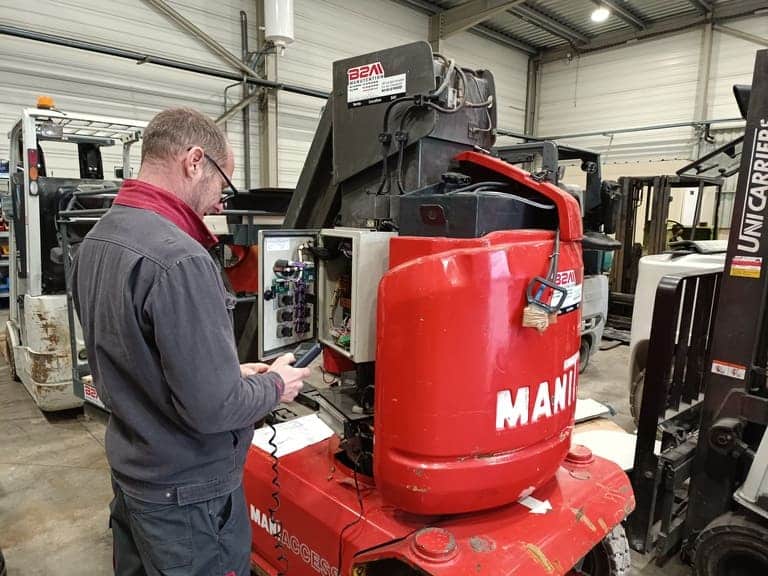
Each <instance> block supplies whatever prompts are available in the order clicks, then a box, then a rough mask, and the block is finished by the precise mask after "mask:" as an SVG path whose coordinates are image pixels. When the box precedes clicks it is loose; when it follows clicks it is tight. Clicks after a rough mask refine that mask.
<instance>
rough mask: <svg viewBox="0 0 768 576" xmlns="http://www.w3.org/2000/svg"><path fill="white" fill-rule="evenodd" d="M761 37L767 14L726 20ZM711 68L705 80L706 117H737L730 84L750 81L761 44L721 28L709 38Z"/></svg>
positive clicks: (764, 34)
mask: <svg viewBox="0 0 768 576" xmlns="http://www.w3.org/2000/svg"><path fill="white" fill-rule="evenodd" d="M726 26H727V27H729V28H735V29H736V30H741V31H743V32H748V33H750V34H754V35H756V36H761V37H762V38H768V16H759V17H751V18H746V19H744V20H739V21H735V22H728V23H727V24H726ZM712 42H713V43H712V69H711V74H710V80H709V115H708V117H709V118H738V117H739V116H740V114H739V109H738V106H736V100H734V98H733V85H734V84H751V83H752V71H753V70H754V67H755V52H756V51H757V50H760V49H763V48H765V46H762V45H759V44H755V43H754V42H750V41H748V40H744V39H742V38H736V37H734V36H731V35H730V34H725V33H723V32H715V35H714V38H713V40H712Z"/></svg>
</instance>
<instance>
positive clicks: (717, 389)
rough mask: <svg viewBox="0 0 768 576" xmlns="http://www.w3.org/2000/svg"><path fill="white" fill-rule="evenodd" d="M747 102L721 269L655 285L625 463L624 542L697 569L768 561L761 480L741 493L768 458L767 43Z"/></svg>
mask: <svg viewBox="0 0 768 576" xmlns="http://www.w3.org/2000/svg"><path fill="white" fill-rule="evenodd" d="M742 96H743V93H742ZM746 112H747V113H746V120H747V124H746V130H745V136H744V147H743V153H742V157H741V166H740V170H739V179H738V184H737V188H736V195H735V199H734V210H733V219H732V223H731V233H730V237H729V241H728V250H727V253H726V259H725V267H724V271H723V272H722V273H710V274H700V275H689V276H666V277H664V278H663V279H662V281H661V283H660V285H659V287H658V290H657V293H656V300H655V304H654V306H655V308H654V313H653V323H652V327H651V337H650V343H649V350H648V364H647V369H646V377H645V384H644V390H643V400H642V405H641V409H640V419H639V427H638V440H637V451H636V454H635V463H634V470H633V472H632V482H633V486H634V489H635V493H636V498H637V507H636V510H635V512H634V513H633V514H632V515H631V516H630V518H629V521H628V535H629V541H630V546H631V547H632V548H634V549H635V550H638V551H640V552H651V551H653V552H655V553H656V554H657V556H658V558H659V561H660V562H661V561H663V560H664V559H665V558H666V557H668V556H669V555H670V554H671V553H672V552H673V551H675V550H677V549H678V548H681V551H682V554H683V556H684V557H685V558H689V559H692V560H693V562H694V564H695V566H696V570H697V574H702V575H703V576H709V575H710V574H718V575H720V574H725V573H731V572H727V571H725V572H724V571H723V570H725V568H724V567H726V568H727V566H728V565H732V563H733V562H734V561H733V559H734V558H736V559H737V561H739V562H741V563H740V564H738V565H739V566H742V567H744V566H746V567H748V569H749V571H748V572H741V573H749V574H752V573H754V574H757V573H758V572H755V571H754V570H758V571H759V573H764V572H762V571H760V570H764V569H765V567H766V566H768V552H766V547H765V539H766V535H768V497H766V490H767V489H768V486H766V483H765V481H763V483H762V484H761V485H760V486H759V490H758V491H757V496H758V497H757V498H756V501H755V503H754V505H751V503H750V505H749V506H748V505H747V504H746V503H744V501H743V499H740V498H739V496H738V494H739V490H741V488H743V487H744V483H745V480H746V479H747V477H748V476H750V477H752V476H753V474H754V473H757V474H756V475H757V476H758V477H760V478H763V479H764V478H765V471H766V469H768V462H766V461H765V458H764V457H763V458H761V457H760V455H759V454H758V452H759V446H760V445H761V443H762V442H764V437H765V435H766V432H767V431H768V388H767V387H766V377H768V370H767V369H766V368H767V365H768V268H767V267H766V266H765V263H764V262H765V260H766V259H768V228H767V227H766V226H765V225H764V224H763V223H764V222H765V218H766V216H768V200H767V198H768V196H767V194H768V169H767V168H766V162H765V161H766V160H767V159H768V50H762V51H759V52H758V53H757V59H756V62H755V71H754V77H753V84H752V89H751V98H750V100H749V108H748V111H746ZM659 433H660V434H661V453H660V454H659V455H656V454H655V452H654V445H655V443H656V440H657V437H658V434H659ZM763 452H764V451H763ZM740 487H741V488H740ZM739 558H740V559H741V560H738V559H739ZM758 565H759V566H760V568H756V567H757V566H758ZM713 570H714V572H713Z"/></svg>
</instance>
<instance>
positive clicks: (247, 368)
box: [240, 362, 269, 378]
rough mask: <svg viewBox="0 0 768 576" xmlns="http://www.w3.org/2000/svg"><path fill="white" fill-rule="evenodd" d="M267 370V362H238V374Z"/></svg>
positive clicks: (245, 374) (251, 374)
mask: <svg viewBox="0 0 768 576" xmlns="http://www.w3.org/2000/svg"><path fill="white" fill-rule="evenodd" d="M267 370H269V364H264V363H262V362H250V363H248V364H240V376H242V377H244V378H245V377H246V376H253V375H254V374H263V373H264V372H266V371H267Z"/></svg>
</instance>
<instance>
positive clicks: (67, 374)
mask: <svg viewBox="0 0 768 576" xmlns="http://www.w3.org/2000/svg"><path fill="white" fill-rule="evenodd" d="M145 126H146V123H145V122H139V121H135V120H127V119H121V118H110V117H106V116H94V115H90V114H76V113H65V112H62V111H59V110H56V109H55V108H54V106H53V102H52V101H51V100H50V98H41V99H39V100H38V108H27V109H25V110H24V111H23V112H22V116H21V120H19V121H18V122H17V123H16V125H15V126H14V127H13V129H12V130H11V132H10V135H9V136H10V163H9V172H10V179H9V191H8V194H6V195H4V197H3V210H4V212H5V216H6V219H7V220H8V221H9V224H10V300H9V306H10V320H9V321H8V323H7V326H6V347H7V350H6V353H7V356H8V363H9V365H10V368H11V374H12V376H13V377H14V378H16V379H19V380H21V382H22V383H23V384H24V386H25V387H26V389H27V391H28V392H29V393H30V395H31V396H32V398H34V400H35V402H36V403H37V405H38V406H39V407H40V409H41V410H43V411H57V410H66V409H70V408H76V407H78V406H81V405H82V404H83V399H82V395H78V394H75V392H74V391H73V370H72V353H71V341H70V334H71V330H70V318H69V316H68V312H67V294H66V289H65V274H64V262H63V251H62V249H61V246H60V239H59V235H58V229H57V220H58V218H59V214H60V212H62V211H63V210H65V209H66V206H67V204H68V203H69V202H71V200H72V198H73V197H77V196H78V195H79V194H83V195H85V196H89V197H90V198H94V191H96V193H97V194H101V193H102V192H105V193H107V195H110V196H114V193H115V192H116V190H117V188H118V187H119V184H120V182H119V178H122V174H126V175H129V174H130V173H131V165H130V152H131V146H132V145H133V144H134V143H136V142H138V141H139V139H140V137H141V133H142V131H143V129H144V127H145ZM112 146H114V147H115V148H117V149H116V150H114V152H111V153H110V152H107V151H105V155H107V154H110V155H111V156H112V157H113V159H114V160H115V163H116V164H117V165H116V168H115V173H116V174H115V175H116V177H118V176H119V178H118V179H117V180H113V181H107V180H104V162H103V161H102V149H103V148H108V147H112ZM118 147H119V148H118ZM46 153H48V156H49V157H48V159H47V160H48V162H46ZM78 166H79V170H78ZM54 171H55V172H56V173H57V176H56V177H53V172H54ZM59 175H61V177H60V176H59ZM73 176H74V177H73ZM102 195H103V194H102ZM72 326H74V329H75V332H76V333H77V332H79V325H78V324H77V322H76V321H75V322H73V323H72Z"/></svg>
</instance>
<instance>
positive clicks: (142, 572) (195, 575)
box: [109, 480, 251, 576]
mask: <svg viewBox="0 0 768 576" xmlns="http://www.w3.org/2000/svg"><path fill="white" fill-rule="evenodd" d="M112 491H113V492H114V498H113V500H112V503H111V504H110V507H109V508H110V518H109V523H110V527H111V528H112V538H113V551H114V568H115V575H116V576H182V575H183V576H249V575H250V550H251V526H250V523H249V521H248V510H247V506H246V503H245V495H244V494H243V488H242V486H240V487H239V488H237V489H236V490H234V491H233V492H231V493H229V494H226V495H224V496H220V497H218V498H213V499H211V500H207V501H204V502H199V503H196V504H187V505H184V506H180V505H178V504H175V503H174V504H152V503H149V502H144V501H142V500H137V499H136V498H132V497H130V496H128V495H127V494H125V493H124V492H123V491H122V490H121V488H120V486H118V485H117V483H116V482H115V481H114V480H113V481H112Z"/></svg>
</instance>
